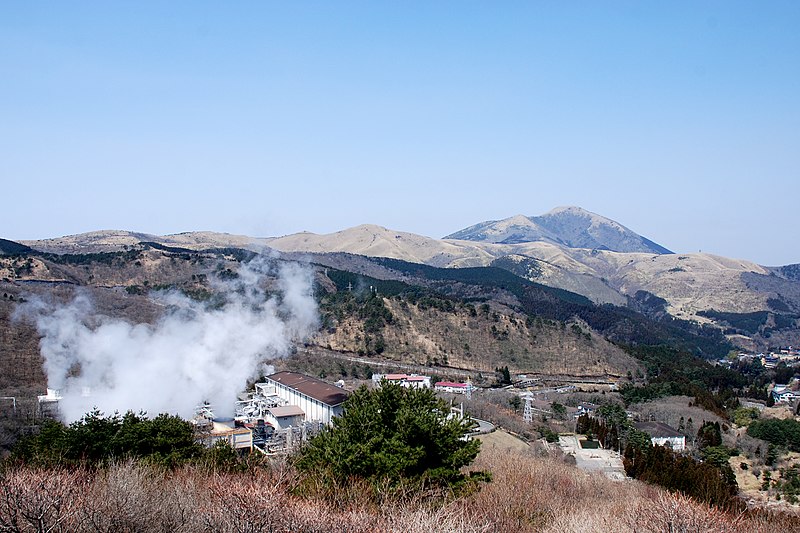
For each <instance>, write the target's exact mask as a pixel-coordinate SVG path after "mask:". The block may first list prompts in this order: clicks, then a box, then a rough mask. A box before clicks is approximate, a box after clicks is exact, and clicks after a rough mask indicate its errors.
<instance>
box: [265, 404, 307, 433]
mask: <svg viewBox="0 0 800 533" xmlns="http://www.w3.org/2000/svg"><path fill="white" fill-rule="evenodd" d="M305 416H306V414H305V413H304V412H303V410H302V409H300V408H299V407H298V406H296V405H282V406H280V407H270V408H269V409H267V413H266V416H265V417H264V421H265V422H267V423H268V424H269V425H271V426H272V427H274V428H275V429H286V428H288V427H296V426H299V425H300V424H301V423H302V422H303V420H304V419H305Z"/></svg>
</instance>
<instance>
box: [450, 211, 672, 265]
mask: <svg viewBox="0 0 800 533" xmlns="http://www.w3.org/2000/svg"><path fill="white" fill-rule="evenodd" d="M445 239H454V240H465V241H477V242H489V243H496V244H519V243H525V242H549V243H552V244H558V245H561V246H567V247H569V248H590V249H593V250H609V251H613V252H642V253H655V254H671V253H672V252H671V251H670V250H668V249H666V248H664V247H663V246H661V245H659V244H656V243H655V242H653V241H651V240H650V239H646V238H644V237H642V236H641V235H638V234H637V233H635V232H633V231H631V230H629V229H628V228H626V227H625V226H623V225H622V224H620V223H618V222H615V221H613V220H611V219H608V218H605V217H602V216H600V215H597V214H595V213H591V212H589V211H586V210H584V209H581V208H580V207H557V208H555V209H553V210H552V211H549V212H548V213H545V214H544V215H542V216H538V217H526V216H523V215H516V216H513V217H511V218H506V219H503V220H493V221H489V222H481V223H480V224H476V225H474V226H470V227H469V228H466V229H463V230H461V231H457V232H455V233H452V234H450V235H448V236H446V237H445Z"/></svg>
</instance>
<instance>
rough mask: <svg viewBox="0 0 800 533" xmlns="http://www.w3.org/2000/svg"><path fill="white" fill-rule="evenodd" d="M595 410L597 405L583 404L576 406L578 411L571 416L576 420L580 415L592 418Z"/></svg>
mask: <svg viewBox="0 0 800 533" xmlns="http://www.w3.org/2000/svg"><path fill="white" fill-rule="evenodd" d="M596 410H597V404H593V403H590V402H583V403H581V404H578V409H577V410H576V411H575V414H574V415H572V416H573V417H574V418H578V417H579V416H581V415H588V416H594V412H595V411H596Z"/></svg>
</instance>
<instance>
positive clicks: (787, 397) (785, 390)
mask: <svg viewBox="0 0 800 533" xmlns="http://www.w3.org/2000/svg"><path fill="white" fill-rule="evenodd" d="M772 398H773V399H774V400H775V403H790V402H792V401H794V400H796V399H797V398H800V394H798V393H797V392H795V391H793V390H791V389H790V388H789V385H775V386H774V387H772Z"/></svg>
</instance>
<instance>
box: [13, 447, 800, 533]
mask: <svg viewBox="0 0 800 533" xmlns="http://www.w3.org/2000/svg"><path fill="white" fill-rule="evenodd" d="M475 466H476V467H477V468H481V469H487V470H489V471H491V472H492V473H493V476H494V480H493V482H492V483H489V484H487V485H485V486H484V487H483V488H482V489H481V490H479V491H477V492H475V493H473V494H470V495H468V496H465V497H463V498H461V499H457V500H453V501H450V502H448V503H445V504H441V503H440V504H431V503H430V502H425V501H422V500H421V499H418V498H417V499H414V498H412V499H410V500H405V501H403V502H389V503H388V504H383V505H377V504H376V503H375V502H374V501H369V500H368V499H366V498H364V497H363V496H359V494H358V490H354V491H350V492H349V493H348V494H342V496H341V498H340V499H339V500H338V501H333V502H331V501H322V500H319V499H309V498H304V497H301V496H298V495H296V494H295V492H294V491H293V490H292V488H293V487H294V486H296V482H297V477H296V473H295V472H294V471H293V470H292V469H291V468H290V467H287V466H286V465H285V464H281V463H278V464H275V465H273V467H271V468H262V469H254V470H252V471H250V472H248V473H245V474H220V473H209V472H207V471H203V470H199V469H192V468H186V469H183V470H178V471H176V472H172V473H166V474H165V473H163V472H159V471H156V470H154V469H152V468H149V467H145V466H142V465H138V464H135V463H122V464H119V465H117V466H115V467H112V468H110V469H108V470H105V471H100V472H95V473H93V472H89V471H85V470H74V471H69V470H41V469H36V468H30V467H16V468H10V469H7V470H6V471H5V472H3V473H2V474H0V531H20V532H21V531H53V532H59V531H64V532H67V531H69V532H83V531H87V532H88V531H108V532H111V531H115V532H116V531H142V532H150V531H154V532H160V531H163V532H167V531H169V532H183V531H186V532H188V531H192V532H195V531H209V532H211V531H231V532H242V533H244V532H253V533H255V532H262V531H275V532H283V531H286V532H288V531H308V532H315V531H319V532H336V531H341V532H375V531H397V532H401V531H402V532H404V533H415V532H420V533H422V532H431V531H456V532H487V531H504V532H509V533H512V532H529V531H542V532H550V531H552V532H555V531H559V532H572V531H575V532H577V531H580V532H595V531H597V532H603V533H606V532H608V531H615V532H625V531H631V532H633V531H636V532H660V531H664V532H667V531H669V532H680V531H686V532H689V531H692V532H694V531H708V532H734V531H746V532H748V533H755V532H759V531H765V532H766V531H798V530H799V529H800V522H798V521H797V519H795V518H791V517H787V516H777V515H766V514H764V515H741V516H731V515H727V514H724V513H722V512H721V511H717V510H714V509H711V508H709V507H707V506H705V505H701V504H698V503H695V502H692V501H690V500H688V499H687V498H684V497H681V496H676V495H672V494H669V493H666V492H664V491H662V490H660V489H657V488H654V487H650V486H647V485H644V484H642V483H639V482H635V481H629V482H614V481H611V480H608V479H606V478H604V477H602V476H600V475H590V474H587V473H585V472H581V471H579V470H577V469H575V468H574V467H570V466H568V465H566V464H563V463H560V462H558V461H557V460H554V459H552V458H547V457H544V458H539V457H534V456H533V455H531V454H529V453H514V452H510V451H507V450H505V451H499V450H486V453H483V454H481V456H480V457H479V459H478V462H477V464H476V465H475Z"/></svg>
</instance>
